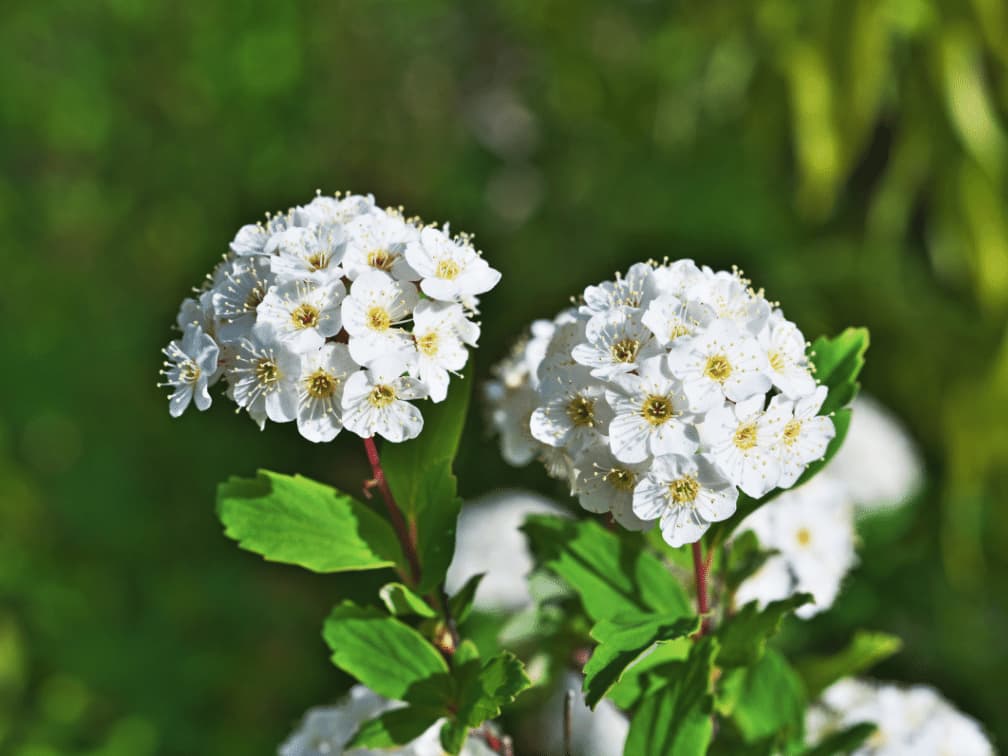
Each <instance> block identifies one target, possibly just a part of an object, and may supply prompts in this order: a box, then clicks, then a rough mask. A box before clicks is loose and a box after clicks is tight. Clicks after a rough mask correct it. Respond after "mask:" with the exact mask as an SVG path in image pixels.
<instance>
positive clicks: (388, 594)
mask: <svg viewBox="0 0 1008 756" xmlns="http://www.w3.org/2000/svg"><path fill="white" fill-rule="evenodd" d="M378 596H379V598H381V600H382V602H384V604H385V607H386V608H387V609H388V610H389V612H391V613H392V614H394V615H395V616H397V617H403V616H409V615H415V616H418V617H427V618H431V617H436V616H437V613H436V612H435V611H434V610H433V609H431V607H430V605H429V604H428V603H427V602H426V601H424V600H423V599H422V598H420V596H418V595H416V594H415V593H414V592H413V591H412V590H410V589H409V588H407V587H406V586H405V585H403V584H402V583H386V584H385V585H383V586H382V587H381V590H380V591H378Z"/></svg>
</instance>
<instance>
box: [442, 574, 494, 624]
mask: <svg viewBox="0 0 1008 756" xmlns="http://www.w3.org/2000/svg"><path fill="white" fill-rule="evenodd" d="M485 574H486V573H485V572H481V573H479V574H478V575H473V576H472V577H471V578H469V579H468V580H466V581H465V584H464V585H463V586H462V587H461V588H459V589H458V592H457V593H456V594H455V595H454V596H452V597H451V598H449V599H448V608H449V611H451V615H452V617H453V618H454V619H455V621H456V622H457V623H458V624H460V625H461V624H462V623H463V622H465V621H466V619H468V617H469V613H470V612H471V611H472V606H473V600H474V599H475V598H476V591H477V590H478V589H479V585H480V582H482V580H483V576H484V575H485Z"/></svg>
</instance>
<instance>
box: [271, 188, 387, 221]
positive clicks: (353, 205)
mask: <svg viewBox="0 0 1008 756" xmlns="http://www.w3.org/2000/svg"><path fill="white" fill-rule="evenodd" d="M374 208H375V199H374V196H373V195H371V194H367V195H361V194H347V195H345V196H335V197H326V196H323V195H319V196H318V197H316V198H315V199H313V200H312V201H311V202H309V203H308V204H307V205H303V206H301V207H298V208H295V209H294V210H293V212H292V213H291V215H292V218H293V221H292V223H293V225H296V226H312V225H315V224H320V225H326V224H331V223H338V224H342V225H346V224H347V223H349V222H350V221H352V220H353V219H354V218H356V217H357V216H359V215H364V214H365V213H369V212H371V211H372V210H374Z"/></svg>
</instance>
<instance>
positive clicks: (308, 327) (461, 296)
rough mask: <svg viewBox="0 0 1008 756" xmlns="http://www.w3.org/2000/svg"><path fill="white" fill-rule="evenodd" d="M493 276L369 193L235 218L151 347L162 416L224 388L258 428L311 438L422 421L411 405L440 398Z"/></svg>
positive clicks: (474, 331)
mask: <svg viewBox="0 0 1008 756" xmlns="http://www.w3.org/2000/svg"><path fill="white" fill-rule="evenodd" d="M499 280H500V273H499V272H498V271H496V270H494V269H493V268H491V267H490V266H489V265H488V264H487V262H486V261H485V260H484V259H483V258H482V256H481V255H480V253H479V252H478V251H477V250H476V249H475V248H474V247H473V245H472V240H471V237H469V236H467V235H465V234H460V235H455V236H452V235H451V234H450V232H449V228H448V226H447V225H445V226H444V227H442V228H438V227H436V226H433V225H423V224H422V223H421V222H420V221H419V220H418V219H416V218H407V217H406V216H405V215H404V214H403V211H402V209H382V208H380V207H378V206H376V205H375V202H374V197H372V196H370V195H368V196H361V195H336V196H334V197H328V196H321V195H320V196H317V197H315V199H313V200H312V201H311V202H309V203H308V204H307V205H303V206H299V207H294V208H291V209H290V210H288V211H287V212H285V213H278V214H276V215H268V216H267V219H266V221H265V222H263V223H257V224H252V225H247V226H243V227H242V228H241V229H240V230H239V231H238V233H237V234H236V235H235V237H234V240H233V241H232V242H231V244H230V248H229V250H228V252H227V254H226V255H225V256H224V259H223V260H222V261H221V262H220V263H218V264H217V266H216V267H215V268H214V270H213V271H212V272H211V273H210V275H209V276H207V280H206V281H205V283H204V285H203V286H202V287H201V288H200V289H199V290H197V292H196V296H195V297H193V298H190V299H186V300H185V301H184V302H183V303H182V307H181V309H180V311H179V314H178V318H177V326H178V328H179V330H181V331H182V336H181V338H179V339H176V340H174V341H172V342H171V343H170V344H169V345H168V346H167V347H166V348H165V350H164V353H165V356H166V358H167V360H166V362H165V365H164V369H163V370H162V374H163V375H164V383H163V384H162V385H166V386H169V387H170V388H171V389H172V394H171V396H170V398H169V410H170V412H171V414H172V416H175V417H177V416H178V415H180V414H182V412H184V411H185V409H186V408H187V407H188V406H189V404H190V403H192V404H195V405H196V408H197V409H200V410H205V409H207V408H208V407H209V406H210V403H211V399H210V393H209V388H210V387H211V386H213V385H214V384H215V383H216V382H217V381H218V380H219V379H221V378H223V379H224V381H225V382H226V383H227V390H226V392H225V393H226V395H227V397H228V398H229V399H231V400H232V401H234V402H235V404H237V405H238V407H239V408H240V409H244V410H246V411H247V412H248V414H249V416H250V417H251V418H252V419H253V420H254V421H255V422H256V423H257V424H258V425H259V427H260V428H263V427H264V426H265V424H266V421H267V420H271V421H272V422H275V423H285V422H291V421H294V420H296V421H297V427H298V431H299V432H300V433H301V435H302V436H304V437H305V438H307V439H308V440H310V441H315V442H323V441H330V440H332V439H333V438H335V436H336V435H337V434H338V433H339V432H340V430H342V429H343V428H344V427H346V428H347V429H349V430H351V431H353V432H354V433H356V434H357V435H359V436H362V437H368V436H372V435H375V434H378V435H381V436H384V437H385V438H387V439H389V440H390V441H403V440H406V439H409V438H413V437H415V436H416V435H417V434H418V433H419V432H420V430H421V428H422V427H423V417H422V415H421V414H420V411H419V410H418V409H417V408H416V407H415V406H414V405H412V404H411V403H410V401H411V400H414V399H420V398H425V397H429V398H430V399H431V400H432V401H434V402H439V401H442V400H443V399H444V398H445V396H446V394H447V391H448V382H449V374H450V373H455V372H457V371H459V370H461V369H462V368H463V366H464V365H465V364H466V361H467V359H468V348H469V347H473V346H476V343H477V340H478V339H479V334H480V328H479V325H478V324H477V323H476V322H474V321H473V320H472V319H471V316H472V315H473V314H474V313H476V308H477V305H478V299H477V296H478V295H479V294H483V293H485V292H487V291H489V290H490V289H492V288H493V287H494V286H496V284H497V282H498V281H499Z"/></svg>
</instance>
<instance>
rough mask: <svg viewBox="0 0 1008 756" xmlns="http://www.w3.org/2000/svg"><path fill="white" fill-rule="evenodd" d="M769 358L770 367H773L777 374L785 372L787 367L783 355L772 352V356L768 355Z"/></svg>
mask: <svg viewBox="0 0 1008 756" xmlns="http://www.w3.org/2000/svg"><path fill="white" fill-rule="evenodd" d="M767 357H769V358H770V367H772V368H773V369H774V371H775V372H777V373H780V372H783V370H784V368H785V367H786V366H785V364H784V355H783V354H781V353H780V352H777V351H773V352H770V354H768V355H767Z"/></svg>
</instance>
